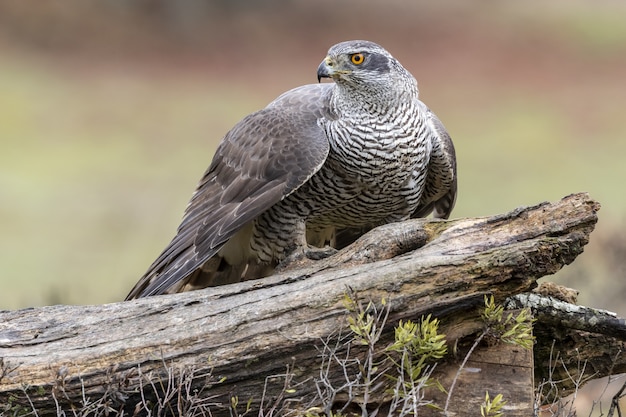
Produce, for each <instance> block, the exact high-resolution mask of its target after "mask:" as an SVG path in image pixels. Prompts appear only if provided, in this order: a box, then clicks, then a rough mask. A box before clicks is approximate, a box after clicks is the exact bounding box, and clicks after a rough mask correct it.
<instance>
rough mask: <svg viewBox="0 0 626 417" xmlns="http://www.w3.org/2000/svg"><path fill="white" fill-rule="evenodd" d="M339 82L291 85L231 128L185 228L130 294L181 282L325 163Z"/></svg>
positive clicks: (183, 224) (191, 206) (148, 292)
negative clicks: (328, 107) (328, 120)
mask: <svg viewBox="0 0 626 417" xmlns="http://www.w3.org/2000/svg"><path fill="white" fill-rule="evenodd" d="M331 87H332V85H331V84H320V85H316V84H312V85H306V86H302V87H299V88H296V89H294V90H291V91H288V92H286V93H284V94H283V95H281V96H280V97H279V98H277V99H276V100H274V101H273V102H272V103H270V104H269V105H268V106H267V107H266V108H265V109H263V110H260V111H258V112H256V113H253V114H251V115H249V116H247V117H246V118H244V119H243V120H242V121H240V122H239V123H238V124H237V125H235V127H233V129H232V130H230V131H229V132H228V133H227V134H226V136H225V137H224V139H223V140H222V142H221V143H220V145H219V147H218V148H217V150H216V153H215V156H214V157H213V161H212V162H211V165H210V166H209V168H208V170H207V171H206V173H205V174H204V176H203V178H202V179H201V180H200V183H199V184H198V187H197V188H196V191H195V192H194V194H193V196H192V198H191V201H190V202H189V205H188V206H187V209H186V210H185V214H184V217H183V220H182V222H181V224H180V226H179V227H178V233H177V234H176V236H175V237H174V239H173V240H172V241H171V242H170V244H169V245H168V246H167V248H165V250H164V251H163V253H161V255H160V256H159V257H158V258H157V259H156V261H154V263H153V264H152V265H151V266H150V268H149V269H148V271H147V272H146V274H145V275H144V276H143V277H142V278H141V279H140V280H139V282H138V283H137V284H136V285H135V287H134V288H133V289H132V290H131V292H130V293H129V294H128V296H127V297H126V299H133V298H138V297H145V296H150V295H156V294H163V293H167V292H169V291H168V289H171V288H172V287H173V286H178V285H180V283H181V282H182V281H184V280H185V279H188V277H189V276H190V275H191V274H192V273H193V272H194V271H195V270H196V269H198V268H199V267H201V266H202V265H203V264H204V263H205V262H206V261H207V260H208V259H209V258H211V257H212V256H213V255H215V254H216V253H217V251H218V250H219V249H220V248H221V247H222V246H223V245H224V244H225V243H226V242H227V241H228V239H230V238H231V237H232V236H233V235H234V234H235V233H236V232H237V231H238V230H240V229H241V228H242V227H243V226H244V225H246V224H247V223H248V222H250V221H251V220H253V219H254V218H256V217H257V216H258V215H260V214H261V213H262V212H264V211H266V210H267V209H269V208H270V207H271V206H273V205H274V204H276V203H278V202H279V201H281V200H282V199H284V198H285V197H287V196H288V195H289V194H291V193H292V192H294V191H295V190H296V189H298V188H299V187H300V186H301V185H302V184H304V183H305V182H306V181H308V180H309V178H311V176H312V175H313V174H315V173H316V172H317V171H318V170H319V169H320V167H321V166H322V165H323V163H324V161H325V160H326V157H327V155H328V150H329V143H328V139H327V138H326V135H325V133H324V131H323V130H322V128H321V127H320V126H318V124H317V121H318V119H319V118H320V117H321V116H322V115H323V112H324V111H325V110H324V109H325V105H324V103H325V102H326V101H325V100H326V99H327V95H328V93H329V89H330V88H331Z"/></svg>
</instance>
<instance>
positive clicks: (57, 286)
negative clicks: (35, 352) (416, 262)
mask: <svg viewBox="0 0 626 417" xmlns="http://www.w3.org/2000/svg"><path fill="white" fill-rule="evenodd" d="M359 38H360V39H369V40H373V41H376V42H378V43H380V44H382V45H383V46H385V47H386V48H387V49H388V50H389V51H390V52H391V53H392V54H393V55H394V56H395V57H396V58H398V59H399V60H400V61H401V62H402V63H403V64H404V66H405V67H407V68H408V69H409V70H410V71H411V72H412V73H413V75H414V76H415V77H416V78H417V80H418V82H419V85H420V92H421V98H422V100H423V101H425V102H426V103H427V104H428V105H429V106H430V107H431V108H432V109H433V110H434V111H435V112H436V113H437V114H438V116H439V117H440V118H441V119H442V121H443V122H444V124H445V125H446V127H447V128H448V130H449V131H450V133H451V135H452V137H453V139H454V140H455V144H456V148H457V155H458V164H459V197H458V202H457V206H456V210H455V211H454V213H453V217H466V216H486V215H491V214H496V213H500V212H505V211H508V210H511V209H513V208H515V207H518V206H522V205H531V204H535V203H538V202H541V201H545V200H557V199H559V198H561V197H563V196H565V195H567V194H570V193H573V192H578V191H587V192H589V193H590V194H591V196H592V197H594V198H595V199H597V200H599V201H600V202H601V204H602V210H601V212H600V222H599V223H598V226H597V229H596V231H595V232H594V233H593V234H592V238H591V242H590V244H589V245H588V247H587V249H586V251H585V253H584V254H583V255H582V256H580V257H579V259H577V260H576V262H575V263H574V264H572V265H570V266H568V267H566V268H564V269H563V270H562V271H560V272H559V273H558V274H556V275H555V276H553V277H549V279H550V280H553V281H556V282H559V283H561V284H565V285H568V286H571V287H574V288H577V289H578V290H580V291H581V294H580V297H579V300H580V302H581V303H583V304H586V305H589V306H594V307H600V308H605V309H609V310H613V311H616V312H618V313H619V314H620V315H621V316H626V303H625V302H624V299H625V297H626V283H625V279H624V278H625V275H626V236H625V233H624V225H625V222H626V191H625V187H626V161H624V158H625V155H626V113H625V110H626V3H625V2H623V1H621V0H596V1H593V2H591V1H584V0H552V1H549V2H546V1H543V0H527V1H524V2H519V1H499V2H496V1H482V0H481V1H472V2H468V1H465V0H441V1H437V2H433V1H427V0H404V1H403V0H390V1H385V2H382V1H381V2H374V1H367V0H344V1H341V2H339V1H333V0H317V1H315V2H312V1H306V0H291V1H288V0H283V1H279V0H256V1H253V0H248V1H245V0H222V1H209V0H184V1H168V0H135V1H123V0H111V1H106V2H104V1H103V2H84V1H80V0H49V1H46V2H37V1H30V0H23V1H9V0H6V1H5V0H0V143H1V148H0V309H16V308H23V307H30V306H41V305H47V304H57V303H64V304H100V303H107V302H113V301H118V300H121V299H123V298H124V296H125V295H126V293H127V292H128V290H129V289H130V288H131V287H132V286H133V285H134V283H135V282H136V280H137V279H138V278H139V277H140V276H141V275H142V273H143V272H144V271H145V270H146V268H147V267H148V266H149V264H150V263H151V262H152V261H153V260H154V258H155V257H156V256H157V255H158V254H159V252H160V251H161V250H162V249H163V248H164V247H165V245H166V244H167V243H168V242H169V240H170V238H171V237H172V236H173V234H174V232H175V229H176V227H177V225H178V223H179V220H180V218H181V216H182V212H183V210H184V208H185V206H186V204H187V201H188V200H189V198H190V196H191V193H192V191H193V189H194V187H195V184H196V182H197V181H198V180H199V178H200V176H201V175H202V173H203V172H204V170H205V168H206V167H207V166H208V164H209V162H210V159H211V157H212V154H213V152H214V150H215V147H216V145H217V143H218V141H219V140H220V139H221V137H222V136H223V135H224V133H225V132H226V131H227V130H228V129H229V128H230V127H232V125H233V124H234V123H236V122H237V121H238V120H240V119H241V118H242V117H243V116H245V115H246V114H248V113H250V112H253V111H255V110H257V109H259V108H261V107H263V106H265V105H266V104H267V103H268V102H270V101H271V100H273V99H274V98H275V97H276V96H277V95H279V94H280V93H282V92H283V91H285V90H287V89H289V88H292V87H295V86H298V85H301V84H305V83H312V82H315V81H316V79H315V70H316V68H317V65H318V64H319V62H320V61H321V60H322V58H323V57H324V56H325V53H326V51H327V49H328V47H329V46H331V45H332V44H334V43H336V42H339V41H343V40H348V39H359ZM580 415H584V414H580Z"/></svg>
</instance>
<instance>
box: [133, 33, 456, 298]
mask: <svg viewBox="0 0 626 417" xmlns="http://www.w3.org/2000/svg"><path fill="white" fill-rule="evenodd" d="M317 77H318V81H320V79H321V78H332V79H333V81H334V83H324V84H310V85H304V86H302V87H298V88H295V89H293V90H290V91H288V92H286V93H284V94H282V95H281V96H279V97H278V98H277V99H276V100H274V101H273V102H271V103H270V104H269V105H268V106H267V107H266V108H264V109H262V110H260V111H258V112H256V113H253V114H251V115H249V116H247V117H245V118H244V119H243V120H241V121H240V122H239V123H237V124H236V125H235V127H233V129H232V130H231V131H229V132H228V133H227V134H226V136H225V137H224V138H223V140H222V142H221V143H220V145H219V147H218V148H217V151H216V153H215V156H214V158H213V161H212V162H211V165H210V166H209V168H208V170H207V171H206V173H205V174H204V176H203V177H202V179H201V181H200V183H199V185H198V187H197V189H196V191H195V193H194V194H193V197H192V198H191V201H190V202H189V205H188V206H187V209H186V211H185V215H184V217H183V220H182V223H181V224H180V226H179V227H178V233H177V234H176V236H175V237H174V239H173V240H172V242H171V243H170V244H169V245H168V246H167V248H165V250H164V251H163V253H162V254H161V255H160V256H159V257H158V258H157V260H156V261H155V262H154V263H153V264H152V265H151V266H150V269H149V270H148V271H147V272H146V274H145V275H144V276H143V277H142V278H141V279H140V280H139V282H138V283H137V284H136V285H135V287H134V288H133V289H132V291H131V292H130V294H128V296H127V299H133V298H138V297H145V296H150V295H156V294H166V293H175V292H181V291H187V290H192V289H198V288H204V287H207V286H212V285H221V284H226V283H232V282H238V281H242V280H246V279H253V278H260V277H263V276H266V275H268V274H270V273H271V272H272V271H273V270H274V268H275V267H276V266H277V265H279V264H280V263H281V262H283V261H285V260H286V259H291V258H292V257H296V258H297V257H298V256H300V257H302V256H306V257H308V258H310V259H319V258H320V257H323V256H326V255H327V254H329V253H331V252H332V249H329V247H338V246H343V245H345V244H347V243H350V241H351V240H353V236H355V235H358V234H359V233H362V232H364V231H367V230H369V229H371V228H373V227H376V226H379V225H382V224H386V223H390V222H397V221H402V220H406V219H409V218H412V217H424V216H427V215H428V214H430V213H431V212H434V216H435V217H438V218H447V217H448V216H449V215H450V212H451V211H452V208H453V206H454V203H455V199H456V189H457V180H456V157H455V151H454V146H453V144H452V141H451V139H450V136H449V135H448V134H447V132H446V130H445V129H444V127H443V125H442V123H441V122H440V121H439V119H438V118H437V117H436V116H435V115H434V114H433V113H432V112H431V111H430V109H428V107H426V105H424V103H422V102H421V101H420V100H419V99H418V88H417V82H416V81H415V79H414V78H413V76H412V75H411V74H410V73H409V72H408V71H407V70H406V69H405V68H404V67H403V66H402V65H400V63H399V62H398V61H397V60H396V59H395V58H394V57H393V56H391V55H390V54H389V53H388V52H387V51H386V50H385V49H383V48H382V47H380V46H379V45H377V44H375V43H373V42H368V41H361V40H357V41H348V42H342V43H339V44H337V45H335V46H333V47H331V48H330V50H329V51H328V55H327V56H326V58H324V60H323V61H322V63H321V64H320V66H319V67H318V69H317ZM346 236H348V238H346Z"/></svg>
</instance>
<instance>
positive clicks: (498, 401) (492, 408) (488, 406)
mask: <svg viewBox="0 0 626 417" xmlns="http://www.w3.org/2000/svg"><path fill="white" fill-rule="evenodd" d="M505 404H506V401H504V399H503V398H502V394H498V395H496V396H495V397H494V398H493V400H492V399H491V398H489V391H487V392H485V400H484V401H483V403H482V404H481V405H480V415H481V416H482V417H502V416H503V415H504V413H503V412H502V407H504V405H505Z"/></svg>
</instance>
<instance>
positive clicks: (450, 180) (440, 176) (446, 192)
mask: <svg viewBox="0 0 626 417" xmlns="http://www.w3.org/2000/svg"><path fill="white" fill-rule="evenodd" d="M418 103H419V105H420V107H421V110H422V111H423V112H424V114H425V116H426V123H427V125H428V127H429V128H430V130H431V133H432V135H431V137H432V151H431V156H430V162H429V164H428V174H427V177H426V186H425V189H424V193H423V194H422V198H421V200H420V204H419V206H418V207H417V209H416V210H415V211H414V212H413V214H412V215H411V217H413V218H417V217H425V216H428V215H429V214H430V213H431V212H433V216H434V217H436V218H440V219H447V218H448V217H450V213H451V212H452V209H453V208H454V203H455V202H456V193H457V175H456V153H455V151H454V144H453V143H452V139H451V138H450V135H449V134H448V132H447V131H446V128H445V127H444V126H443V123H441V121H440V120H439V119H438V118H437V116H436V115H435V114H434V113H433V112H432V111H431V110H430V109H429V108H428V107H427V106H426V105H425V104H424V103H422V102H421V101H419V100H418Z"/></svg>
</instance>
